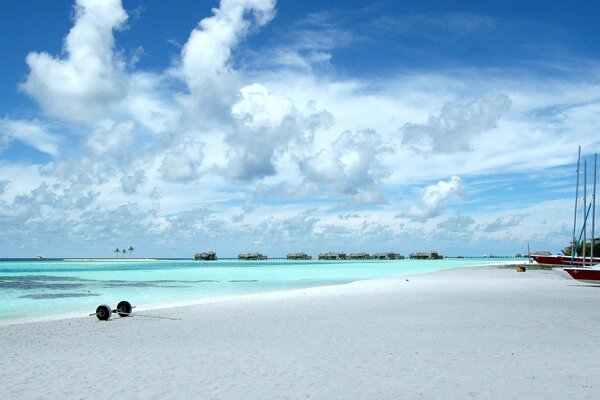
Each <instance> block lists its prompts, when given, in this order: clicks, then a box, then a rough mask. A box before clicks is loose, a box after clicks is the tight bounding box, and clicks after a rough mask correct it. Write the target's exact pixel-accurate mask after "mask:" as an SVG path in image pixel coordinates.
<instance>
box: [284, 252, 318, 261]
mask: <svg viewBox="0 0 600 400" xmlns="http://www.w3.org/2000/svg"><path fill="white" fill-rule="evenodd" d="M287 259H288V260H312V257H311V256H309V255H308V254H306V253H290V254H288V255H287Z"/></svg>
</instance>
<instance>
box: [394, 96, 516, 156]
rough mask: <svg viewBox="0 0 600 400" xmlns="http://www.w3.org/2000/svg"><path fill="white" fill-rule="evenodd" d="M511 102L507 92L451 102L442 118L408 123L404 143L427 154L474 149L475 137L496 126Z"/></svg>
mask: <svg viewBox="0 0 600 400" xmlns="http://www.w3.org/2000/svg"><path fill="white" fill-rule="evenodd" d="M510 103H511V102H510V99H509V98H508V97H507V96H506V95H498V96H496V97H495V98H493V99H491V100H488V99H486V98H483V97H480V98H477V99H476V100H473V101H471V102H469V103H467V104H463V103H448V104H446V105H444V107H443V108H442V111H441V113H440V115H439V117H433V116H430V117H429V120H428V121H427V124H424V125H422V124H414V123H407V124H405V125H404V126H403V127H402V129H401V130H402V144H404V145H406V146H409V147H410V148H411V149H414V150H416V151H419V152H425V153H430V152H432V153H454V152H457V151H466V150H470V149H471V142H472V140H473V139H475V138H476V137H477V136H479V135H480V134H481V133H482V132H484V131H487V130H490V129H493V128H495V127H496V122H497V121H498V119H499V118H500V117H501V116H502V115H504V114H505V113H506V112H507V111H508V109H509V108H510Z"/></svg>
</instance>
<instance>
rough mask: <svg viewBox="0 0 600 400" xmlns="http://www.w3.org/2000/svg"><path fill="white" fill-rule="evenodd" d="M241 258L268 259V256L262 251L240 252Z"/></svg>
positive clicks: (239, 256)
mask: <svg viewBox="0 0 600 400" xmlns="http://www.w3.org/2000/svg"><path fill="white" fill-rule="evenodd" d="M238 259H240V260H266V259H267V256H265V255H264V254H262V253H240V254H238Z"/></svg>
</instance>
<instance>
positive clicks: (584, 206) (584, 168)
mask: <svg viewBox="0 0 600 400" xmlns="http://www.w3.org/2000/svg"><path fill="white" fill-rule="evenodd" d="M586 206H587V160H583V212H584V214H583V218H584V221H583V266H584V267H585V253H586V251H585V250H586V249H585V248H586V247H587V226H585V223H586V222H587V215H585V209H586Z"/></svg>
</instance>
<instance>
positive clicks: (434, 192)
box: [399, 176, 465, 221]
mask: <svg viewBox="0 0 600 400" xmlns="http://www.w3.org/2000/svg"><path fill="white" fill-rule="evenodd" d="M464 189H465V185H464V184H463V182H462V181H461V179H460V178H459V177H458V176H453V177H451V178H450V180H449V181H447V182H446V181H439V182H438V183H436V184H435V185H430V186H427V187H426V188H425V189H424V190H423V192H422V194H421V200H420V201H419V203H418V204H415V205H412V206H410V208H409V209H408V210H407V211H406V212H404V213H401V214H400V215H399V217H405V218H410V219H412V220H415V221H424V220H427V219H430V218H432V217H435V216H437V215H439V214H440V213H441V212H442V211H443V208H444V205H445V204H446V203H447V202H449V201H451V200H454V199H457V198H459V197H460V196H461V195H462V193H463V192H464Z"/></svg>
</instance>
